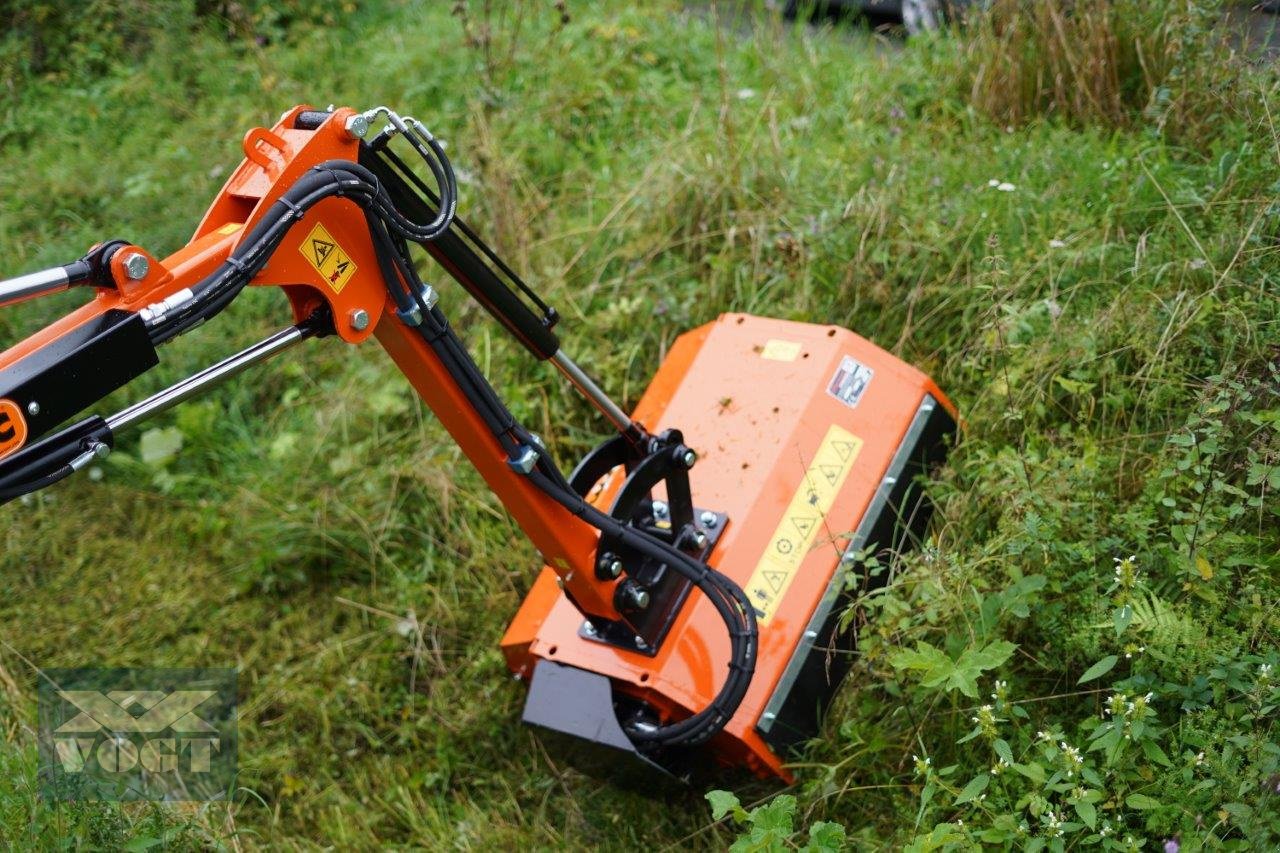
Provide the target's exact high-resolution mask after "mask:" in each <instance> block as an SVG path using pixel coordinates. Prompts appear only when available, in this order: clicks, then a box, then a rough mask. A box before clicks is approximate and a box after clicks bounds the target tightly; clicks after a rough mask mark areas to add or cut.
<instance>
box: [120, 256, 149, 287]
mask: <svg viewBox="0 0 1280 853" xmlns="http://www.w3.org/2000/svg"><path fill="white" fill-rule="evenodd" d="M120 263H121V265H122V266H123V267H124V272H125V275H127V276H129V278H130V279H131V280H132V281H141V280H142V279H144V278H146V277H147V273H149V272H151V262H150V261H148V260H147V256H146V255H139V254H137V253H134V254H130V255H126V256H125V258H124V260H123V261H121V262H120Z"/></svg>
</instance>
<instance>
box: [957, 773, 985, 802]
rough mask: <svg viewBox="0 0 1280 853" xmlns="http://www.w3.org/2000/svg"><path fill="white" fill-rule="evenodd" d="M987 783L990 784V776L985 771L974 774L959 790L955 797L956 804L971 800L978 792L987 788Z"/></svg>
mask: <svg viewBox="0 0 1280 853" xmlns="http://www.w3.org/2000/svg"><path fill="white" fill-rule="evenodd" d="M989 784H991V777H990V776H989V775H987V774H986V773H981V774H979V775H977V776H974V777H973V778H972V779H970V780H969V784H968V785H965V786H964V790H962V791H961V792H960V796H958V797H956V805H960V804H961V803H968V802H972V801H973V800H975V799H976V798H977V797H978V795H979V794H981V793H982V792H983V791H985V790H987V785H989Z"/></svg>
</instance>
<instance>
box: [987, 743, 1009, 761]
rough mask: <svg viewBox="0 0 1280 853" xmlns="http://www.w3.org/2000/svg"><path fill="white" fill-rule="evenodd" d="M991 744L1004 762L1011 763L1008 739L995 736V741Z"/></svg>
mask: <svg viewBox="0 0 1280 853" xmlns="http://www.w3.org/2000/svg"><path fill="white" fill-rule="evenodd" d="M991 746H992V748H993V749H995V751H996V755H998V756H999V757H1000V759H1001V760H1002V761H1004V763H1005V764H1013V750H1012V749H1010V748H1009V742H1008V741H1006V740H1004V739H1002V738H997V739H996V742H995V743H993V744H992V745H991Z"/></svg>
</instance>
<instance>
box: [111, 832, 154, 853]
mask: <svg viewBox="0 0 1280 853" xmlns="http://www.w3.org/2000/svg"><path fill="white" fill-rule="evenodd" d="M162 843H164V842H162V841H161V840H160V839H159V838H151V837H150V836H146V835H143V836H139V837H138V838H135V839H133V840H132V841H130V842H129V843H128V844H126V845H125V846H124V847H123V848H121V849H123V850H124V851H125V853H143V851H144V850H150V849H151V848H152V847H157V846H159V845H160V844H162Z"/></svg>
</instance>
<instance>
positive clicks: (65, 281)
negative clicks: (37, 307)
mask: <svg viewBox="0 0 1280 853" xmlns="http://www.w3.org/2000/svg"><path fill="white" fill-rule="evenodd" d="M70 286H71V276H70V274H69V273H68V272H67V268H66V267H53V268H52V269H47V270H40V271H39V272H33V273H27V274H26V275H20V276H18V277H17V278H11V279H7V280H5V281H0V308H3V307H4V306H6V305H13V304H15V303H18V302H25V301H27V300H28V299H35V298H36V297H37V296H44V295H45V294H46V293H57V292H58V291H59V290H66V289H67V288H69V287H70Z"/></svg>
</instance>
